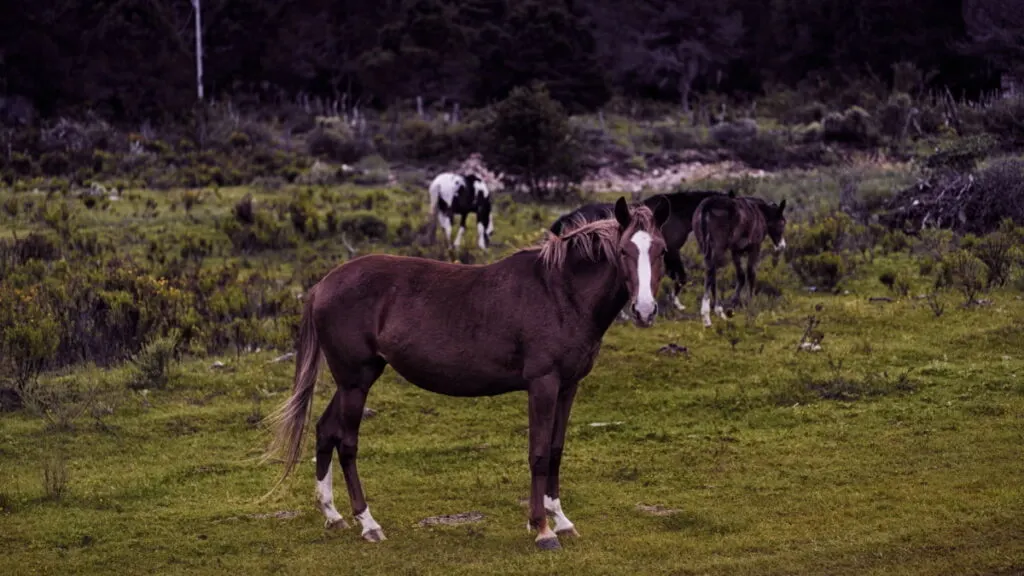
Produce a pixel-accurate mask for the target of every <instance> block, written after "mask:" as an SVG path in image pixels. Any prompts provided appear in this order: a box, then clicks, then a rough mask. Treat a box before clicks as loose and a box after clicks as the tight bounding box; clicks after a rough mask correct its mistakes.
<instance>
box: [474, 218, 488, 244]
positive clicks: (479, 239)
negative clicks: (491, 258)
mask: <svg viewBox="0 0 1024 576" xmlns="http://www.w3.org/2000/svg"><path fill="white" fill-rule="evenodd" d="M476 245H477V246H479V247H480V249H481V250H487V244H485V243H484V225H483V224H480V223H479V222H477V224H476Z"/></svg>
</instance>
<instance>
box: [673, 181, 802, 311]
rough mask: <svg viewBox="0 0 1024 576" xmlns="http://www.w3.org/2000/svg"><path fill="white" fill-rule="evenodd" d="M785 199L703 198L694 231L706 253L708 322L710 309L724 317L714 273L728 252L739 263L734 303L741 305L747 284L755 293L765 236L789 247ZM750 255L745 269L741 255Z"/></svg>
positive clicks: (702, 308) (705, 307) (778, 245)
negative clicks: (773, 200) (741, 295)
mask: <svg viewBox="0 0 1024 576" xmlns="http://www.w3.org/2000/svg"><path fill="white" fill-rule="evenodd" d="M785 210H786V201H785V200H783V201H782V202H781V203H779V204H778V205H776V204H774V203H770V202H768V201H766V200H764V199H762V198H755V197H752V196H741V197H736V196H735V195H734V194H733V193H730V194H729V195H728V196H713V197H709V198H706V199H704V200H703V201H701V203H700V205H699V206H697V210H696V211H695V212H694V214H693V223H692V225H693V235H694V236H696V237H697V243H698V245H699V246H700V250H701V254H703V256H704V298H703V300H702V301H701V305H700V313H701V317H702V318H703V319H704V325H705V326H711V309H712V308H714V310H715V312H716V313H717V314H718V315H719V316H721V317H722V318H723V319H724V318H725V311H724V310H723V309H722V306H721V305H720V304H719V303H718V294H717V287H716V282H715V276H716V274H717V273H718V268H719V266H722V265H724V259H725V253H726V251H729V252H731V253H732V262H733V265H734V266H735V267H736V294H735V296H733V299H732V304H733V306H736V305H739V303H740V294H741V292H742V290H743V287H744V286H748V290H749V293H750V297H751V298H753V296H754V287H755V285H756V282H757V262H758V260H759V259H760V257H761V243H762V242H764V238H765V236H768V237H770V238H771V239H772V243H774V244H775V248H776V250H780V251H781V250H784V249H785V248H786V239H785V237H784V235H785V232H786V216H785ZM744 256H745V257H746V258H747V267H746V272H745V273H744V270H743V267H742V262H741V258H742V257H744Z"/></svg>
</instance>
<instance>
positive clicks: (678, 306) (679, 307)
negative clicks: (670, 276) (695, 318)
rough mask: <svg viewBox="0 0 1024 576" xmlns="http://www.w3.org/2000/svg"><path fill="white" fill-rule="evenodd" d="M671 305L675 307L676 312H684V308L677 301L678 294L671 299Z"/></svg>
mask: <svg viewBox="0 0 1024 576" xmlns="http://www.w3.org/2000/svg"><path fill="white" fill-rule="evenodd" d="M672 303H673V304H675V305H676V309H677V310H686V306H683V303H682V302H680V301H679V295H678V294H676V295H675V297H674V298H673V299H672Z"/></svg>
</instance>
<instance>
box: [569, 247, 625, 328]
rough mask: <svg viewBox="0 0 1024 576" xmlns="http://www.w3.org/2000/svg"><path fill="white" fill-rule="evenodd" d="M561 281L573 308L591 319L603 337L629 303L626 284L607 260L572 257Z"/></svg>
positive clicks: (574, 255) (570, 255)
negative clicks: (595, 260) (627, 301)
mask: <svg viewBox="0 0 1024 576" xmlns="http://www.w3.org/2000/svg"><path fill="white" fill-rule="evenodd" d="M562 281H563V283H564V284H563V287H564V289H565V294H566V296H567V297H568V299H569V300H570V302H571V303H572V305H573V306H574V307H576V308H578V309H579V311H580V312H581V313H582V314H583V315H585V317H587V318H592V319H593V322H594V328H596V329H597V330H598V331H599V332H600V333H602V334H603V333H604V331H605V330H607V329H608V327H609V326H611V324H612V322H613V321H614V320H615V316H616V315H617V314H618V313H619V311H620V310H622V307H623V306H625V304H626V300H628V294H626V289H625V282H624V280H623V278H622V276H621V274H620V272H619V270H618V268H616V266H615V264H613V263H612V262H609V261H608V260H605V259H602V260H600V261H598V262H594V261H591V260H587V259H585V258H583V257H581V256H579V255H576V254H569V255H568V256H567V258H566V262H565V268H564V269H563V271H562Z"/></svg>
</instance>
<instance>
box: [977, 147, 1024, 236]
mask: <svg viewBox="0 0 1024 576" xmlns="http://www.w3.org/2000/svg"><path fill="white" fill-rule="evenodd" d="M971 192H972V193H971V194H970V196H969V198H968V200H967V202H966V203H965V204H964V206H963V211H964V215H965V216H966V218H967V226H966V227H967V229H968V230H971V231H974V232H978V233H985V232H988V231H991V230H996V229H998V228H999V226H1000V224H1001V223H1002V222H1003V221H1004V219H1006V218H1010V219H1012V220H1013V221H1014V222H1016V223H1018V224H1024V160H1021V159H1018V158H1001V159H998V160H995V161H993V162H992V164H991V165H989V166H987V167H986V168H984V169H983V170H981V171H980V172H978V174H977V178H976V179H975V182H974V188H973V190H972V191H971Z"/></svg>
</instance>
